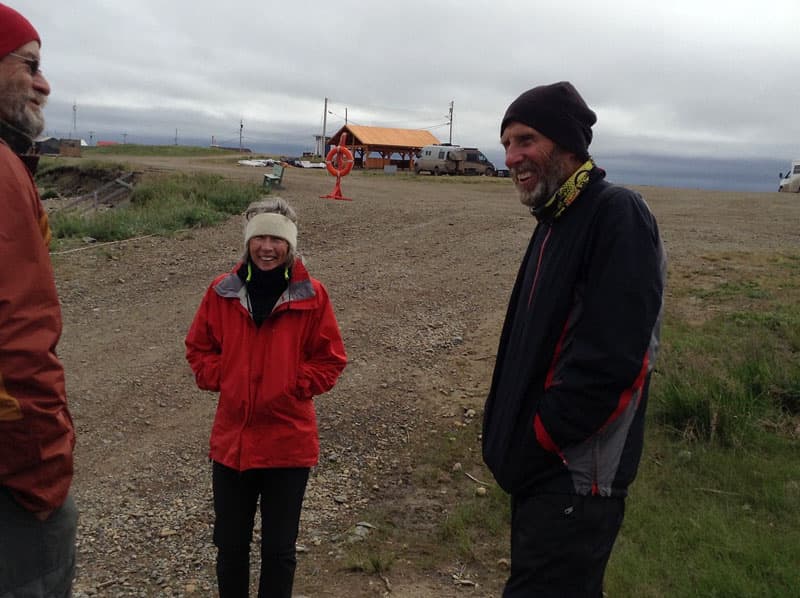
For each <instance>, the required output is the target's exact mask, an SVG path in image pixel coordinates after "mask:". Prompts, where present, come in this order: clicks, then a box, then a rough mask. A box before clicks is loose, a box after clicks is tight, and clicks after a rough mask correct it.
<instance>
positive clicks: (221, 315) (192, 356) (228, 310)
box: [186, 259, 347, 471]
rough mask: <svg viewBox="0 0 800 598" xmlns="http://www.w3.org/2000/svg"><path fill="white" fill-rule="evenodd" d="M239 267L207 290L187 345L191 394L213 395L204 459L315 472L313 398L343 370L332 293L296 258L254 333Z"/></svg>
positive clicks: (316, 448)
mask: <svg viewBox="0 0 800 598" xmlns="http://www.w3.org/2000/svg"><path fill="white" fill-rule="evenodd" d="M238 268H239V266H237V267H236V269H234V270H233V271H232V272H231V273H229V274H223V275H221V276H219V277H217V278H216V279H215V280H214V282H212V283H211V286H210V287H209V288H208V290H207V291H206V293H205V296H204V297H203V301H202V303H201V304H200V307H199V308H198V310H197V314H196V315H195V317H194V321H193V322H192V325H191V328H190V329H189V333H188V335H187V336H186V358H187V360H188V361H189V365H190V366H191V368H192V371H193V372H194V375H195V379H196V381H197V386H199V387H200V388H201V389H203V390H211V391H216V392H219V404H218V406H217V413H216V416H215V419H214V425H213V428H212V430H211V451H210V457H211V459H213V460H214V461H217V462H218V463H221V464H222V465H225V466H227V467H230V468H233V469H235V470H237V471H245V470H247V469H255V468H277V467H312V466H314V465H316V464H317V461H318V459H319V436H318V431H317V419H316V413H315V411H314V402H313V401H312V400H311V399H312V398H313V397H314V396H316V395H319V394H322V393H324V392H327V391H329V390H330V389H331V388H333V385H334V384H335V383H336V380H337V378H338V377H339V374H341V372H342V370H343V369H344V367H345V365H346V363H347V357H346V355H345V350H344V344H343V343H342V337H341V334H340V332H339V325H338V324H337V322H336V317H335V316H334V314H333V307H332V306H331V302H330V300H329V298H328V293H327V291H326V290H325V287H324V286H323V285H322V283H320V282H319V281H318V280H316V279H313V278H311V277H310V276H309V275H308V272H307V270H306V268H305V266H304V265H303V264H302V262H301V261H300V260H299V259H298V260H296V261H295V265H294V266H293V268H292V278H291V280H290V281H289V286H288V288H287V289H286V291H285V292H284V293H283V295H281V297H280V298H279V299H278V301H277V303H276V304H275V307H274V308H273V310H272V313H271V314H270V315H269V317H268V318H267V319H266V320H264V322H263V323H262V324H261V326H260V327H256V325H255V323H254V322H253V318H252V317H251V316H250V313H249V311H248V309H247V290H246V287H245V284H244V282H243V281H242V279H241V278H240V277H239V276H238V274H237V273H236V272H237V270H238Z"/></svg>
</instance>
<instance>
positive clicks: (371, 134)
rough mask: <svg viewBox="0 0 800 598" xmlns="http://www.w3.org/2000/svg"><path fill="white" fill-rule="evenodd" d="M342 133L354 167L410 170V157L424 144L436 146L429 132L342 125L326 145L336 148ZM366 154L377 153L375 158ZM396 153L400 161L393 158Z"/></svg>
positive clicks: (412, 159)
mask: <svg viewBox="0 0 800 598" xmlns="http://www.w3.org/2000/svg"><path fill="white" fill-rule="evenodd" d="M342 133H347V142H346V143H347V148H348V149H349V150H350V151H351V152H353V157H354V158H355V161H356V164H355V165H356V168H365V169H382V168H383V167H384V166H389V165H392V164H393V165H396V166H397V167H398V168H400V169H411V168H413V166H414V156H415V155H416V154H417V152H419V151H420V150H421V149H422V148H423V147H425V146H426V145H434V144H439V140H438V139H437V138H436V137H435V136H434V135H433V134H432V133H431V132H430V131H424V130H420V129H388V128H384V127H367V126H364V125H352V124H346V125H344V126H343V127H342V128H341V129H339V130H338V131H336V133H334V134H333V135H331V137H330V141H329V144H330V145H339V140H340V139H341V137H342ZM370 154H379V155H380V157H379V158H375V157H371V156H370ZM394 154H398V155H399V156H400V159H399V160H398V159H393V158H392V156H393V155H394Z"/></svg>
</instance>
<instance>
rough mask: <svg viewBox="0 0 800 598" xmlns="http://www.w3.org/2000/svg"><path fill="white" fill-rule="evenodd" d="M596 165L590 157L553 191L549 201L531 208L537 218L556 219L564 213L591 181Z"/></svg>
mask: <svg viewBox="0 0 800 598" xmlns="http://www.w3.org/2000/svg"><path fill="white" fill-rule="evenodd" d="M594 167H595V164H594V161H593V160H592V159H591V158H589V159H588V160H586V162H584V163H583V164H581V165H580V166H579V167H578V169H577V170H576V171H575V172H573V173H572V174H571V175H569V176H568V177H567V180H566V181H564V184H563V185H561V187H559V189H558V191H556V192H555V193H553V196H552V197H551V198H550V199H548V200H547V202H546V203H545V204H544V205H543V206H541V207H540V208H536V210H535V211H534V210H531V212H532V213H533V215H534V216H536V217H537V218H540V219H541V218H543V217H548V216H546V215H549V217H548V219H551V220H555V219H556V218H558V217H559V216H561V214H563V213H564V210H566V209H567V208H568V207H569V205H570V204H571V203H572V202H573V201H575V198H576V197H578V195H580V192H581V191H582V190H583V188H584V187H586V185H587V184H588V183H589V173H590V172H591V171H592V169H593V168H594Z"/></svg>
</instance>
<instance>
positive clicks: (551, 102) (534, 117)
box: [500, 81, 597, 159]
mask: <svg viewBox="0 0 800 598" xmlns="http://www.w3.org/2000/svg"><path fill="white" fill-rule="evenodd" d="M515 121H516V122H520V123H522V124H524V125H528V126H529V127H533V128H534V129H536V130H537V131H539V132H540V133H541V134H542V135H546V136H547V137H549V138H550V139H552V140H553V141H554V142H555V143H557V144H558V145H560V146H561V147H563V148H564V149H565V150H568V151H570V152H573V153H575V154H576V155H577V156H578V157H579V158H584V159H585V158H588V157H589V144H590V143H591V142H592V125H593V124H594V123H596V122H597V116H596V115H595V113H594V112H592V110H591V109H590V108H589V106H587V105H586V102H584V101H583V98H582V97H581V95H580V94H579V93H578V91H577V90H576V89H575V88H574V87H573V86H572V83H569V82H568V81H560V82H559V83H553V84H552V85H540V86H539V87H534V88H533V89H529V90H528V91H526V92H525V93H523V94H522V95H521V96H519V97H518V98H517V99H516V100H514V101H513V102H511V105H510V106H509V107H508V110H506V114H505V116H503V122H502V124H501V125H500V135H502V134H503V130H505V128H506V126H508V124H509V123H512V122H515Z"/></svg>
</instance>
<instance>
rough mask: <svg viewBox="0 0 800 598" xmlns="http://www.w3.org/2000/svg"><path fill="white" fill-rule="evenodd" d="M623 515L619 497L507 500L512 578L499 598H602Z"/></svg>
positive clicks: (551, 496)
mask: <svg viewBox="0 0 800 598" xmlns="http://www.w3.org/2000/svg"><path fill="white" fill-rule="evenodd" d="M624 515H625V499H624V498H608V497H601V496H573V495H569V494H538V495H533V496H525V497H512V499H511V575H510V577H509V578H508V582H507V583H506V587H505V590H504V592H503V598H523V597H525V598H533V597H553V598H556V597H558V598H573V597H575V598H578V597H581V598H582V597H587V598H588V597H591V598H601V597H602V595H603V575H604V574H605V570H606V565H607V564H608V559H609V557H610V556H611V549H612V548H613V546H614V541H615V540H616V538H617V533H618V532H619V528H620V526H621V525H622V519H623V517H624Z"/></svg>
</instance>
